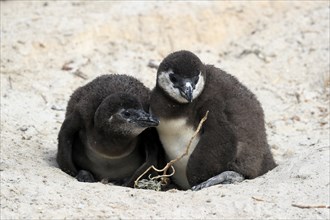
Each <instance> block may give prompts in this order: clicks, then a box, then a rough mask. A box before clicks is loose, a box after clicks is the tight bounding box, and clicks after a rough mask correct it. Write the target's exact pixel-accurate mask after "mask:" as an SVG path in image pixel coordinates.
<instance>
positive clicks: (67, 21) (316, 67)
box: [0, 1, 330, 219]
mask: <svg viewBox="0 0 330 220" xmlns="http://www.w3.org/2000/svg"><path fill="white" fill-rule="evenodd" d="M178 49H188V50H191V51H193V52H195V53H196V54H197V55H198V56H199V57H200V58H201V59H202V60H203V61H204V62H205V63H210V64H214V65H216V66H218V67H220V68H223V69H224V70H226V71H228V72H229V73H231V74H233V75H235V76H237V77H238V78H239V80H240V81H242V82H243V83H244V84H245V85H247V86H248V87H249V88H250V89H251V90H252V91H254V92H255V94H256V95H257V96H258V98H259V100H260V101H261V103H262V105H263V107H264V110H265V115H266V122H267V133H268V139H269V143H270V145H271V147H272V151H273V153H274V156H275V159H276V161H277V162H278V164H279V166H278V167H277V168H275V169H274V170H272V171H271V172H269V173H267V174H266V175H264V176H262V177H259V178H256V179H254V180H246V181H244V182H242V183H239V184H233V185H219V186H214V187H210V188H207V189H204V190H201V191H198V192H192V191H175V190H173V191H170V192H155V191H147V190H137V189H130V188H124V187H118V186H110V185H104V184H102V183H92V184H88V183H80V182H78V181H76V180H75V179H74V178H72V177H70V176H68V175H66V174H65V173H63V172H62V171H61V170H60V169H58V167H57V164H56V162H55V155H56V149H57V134H58V131H59V128H60V126H61V123H62V121H63V119H64V113H65V112H64V109H65V107H66V104H67V101H68V99H69V97H70V95H71V93H72V92H73V90H74V89H75V88H77V87H78V86H81V85H84V84H85V83H86V82H88V81H90V80H92V79H94V78H95V77H96V76H98V75H101V74H105V73H126V74H130V75H134V76H135V77H137V78H138V79H140V80H141V81H142V82H144V83H145V84H146V85H147V86H148V87H150V88H152V87H153V86H154V85H155V75H156V70H155V69H152V68H150V67H148V63H149V61H151V60H152V61H153V62H156V63H158V62H160V61H161V60H162V58H164V56H166V55H167V54H168V53H170V52H172V51H174V50H178ZM329 64H330V62H329V1H313V2H312V1H311V2H308V1H304V2H292V1H291V2H289V1H286V2H279V1H276V2H267V1H256V2H252V3H251V2H244V1H237V2H230V1H229V2H227V1H226V2H198V1H197V2H148V3H143V2H128V1H127V2H102V1H96V2H72V1H57V2H53V1H48V2H42V1H33V2H32V1H31V2H29V1H1V164H0V165H1V166H0V174H1V219H18V218H19V219H23V218H24V219H32V218H33V219H37V218H41V219H63V218H69V219H72V218H75V219H77V218H79V219H82V218H93V219H96V218H103V219H104V218H109V219H172V218H175V219H192V218H198V219H219V218H225V219H266V218H268V219H329V218H330V213H329V212H330V209H329V208H322V207H323V206H329V205H330V204H329V203H330V201H329V189H330V185H329V181H330V180H329V166H330V165H329V156H330V155H329V145H330V144H329V136H330V134H329V98H330V88H329V87H330V78H329ZM63 66H65V67H69V68H64V69H63ZM295 205H298V206H299V205H301V206H309V207H306V208H304V209H303V208H301V207H300V208H299V207H295ZM315 206H321V207H315Z"/></svg>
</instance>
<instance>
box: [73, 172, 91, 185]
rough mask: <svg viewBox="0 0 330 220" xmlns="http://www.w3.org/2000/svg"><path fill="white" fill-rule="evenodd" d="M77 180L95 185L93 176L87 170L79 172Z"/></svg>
mask: <svg viewBox="0 0 330 220" xmlns="http://www.w3.org/2000/svg"><path fill="white" fill-rule="evenodd" d="M76 179H77V180H78V181H79V182H87V183H93V182H95V179H94V176H93V174H91V173H90V172H88V171H87V170H79V172H78V174H77V176H76Z"/></svg>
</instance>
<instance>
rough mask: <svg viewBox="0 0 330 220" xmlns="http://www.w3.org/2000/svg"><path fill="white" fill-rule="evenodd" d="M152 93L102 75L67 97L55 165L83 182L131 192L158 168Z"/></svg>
mask: <svg viewBox="0 0 330 220" xmlns="http://www.w3.org/2000/svg"><path fill="white" fill-rule="evenodd" d="M149 98H150V91H149V89H148V88H146V87H145V86H144V85H143V84H142V83H141V82H139V81H138V80H137V79H135V78H133V77H130V76H127V75H103V76H100V77H98V78H96V79H94V80H93V81H92V82H90V83H88V84H86V85H85V86H82V87H80V88H78V89H77V90H76V91H75V92H74V93H73V94H72V96H71V98H70V100H69V102H68V106H67V111H66V116H65V120H64V122H63V124H62V127H61V130H60V132H59V135H58V153H57V158H56V159H57V162H58V164H59V167H60V168H61V169H62V170H63V171H64V172H66V173H68V174H70V175H72V176H75V177H76V178H77V179H78V180H79V181H82V182H94V181H100V180H103V179H105V180H106V181H110V182H114V183H116V184H118V185H125V186H130V187H132V186H133V183H134V180H135V179H136V178H137V177H138V176H139V175H140V174H141V173H142V172H144V171H145V170H146V169H147V168H148V167H149V166H150V165H152V164H156V163H157V153H158V152H157V151H158V150H157V144H154V143H153V142H154V140H156V137H155V136H156V135H157V132H156V130H155V128H151V127H155V126H157V125H158V123H159V121H158V120H157V119H156V118H155V117H154V116H152V115H151V114H150V113H148V109H149Z"/></svg>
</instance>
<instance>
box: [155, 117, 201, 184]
mask: <svg viewBox="0 0 330 220" xmlns="http://www.w3.org/2000/svg"><path fill="white" fill-rule="evenodd" d="M157 131H158V133H159V138H160V140H161V142H162V144H163V147H164V150H165V152H166V155H167V157H168V159H169V160H173V159H175V158H178V157H180V156H181V155H182V154H184V153H185V152H186V148H187V146H188V144H189V141H190V139H191V137H192V136H193V134H194V132H195V130H194V128H193V127H192V126H188V125H187V120H186V119H185V118H181V119H176V120H164V119H160V123H159V125H158V126H157ZM198 142H199V135H197V136H196V137H195V139H194V141H193V142H192V144H191V146H190V148H189V152H188V155H186V156H184V157H183V158H182V159H180V160H179V161H177V162H175V163H174V168H175V174H174V176H173V178H174V181H175V183H176V184H177V185H179V186H181V187H182V188H183V189H189V188H191V186H190V185H189V183H188V180H187V174H186V168H187V163H188V159H189V157H190V154H191V153H192V152H193V151H194V149H195V147H196V145H197V144H198Z"/></svg>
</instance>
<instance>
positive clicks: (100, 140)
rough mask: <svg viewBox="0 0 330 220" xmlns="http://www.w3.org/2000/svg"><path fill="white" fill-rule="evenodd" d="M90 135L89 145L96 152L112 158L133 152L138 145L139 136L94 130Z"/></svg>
mask: <svg viewBox="0 0 330 220" xmlns="http://www.w3.org/2000/svg"><path fill="white" fill-rule="evenodd" d="M91 134H92V135H91V136H90V137H89V140H88V141H89V146H90V148H91V149H92V150H93V151H95V152H96V153H98V154H100V155H102V156H104V157H107V158H111V159H116V158H118V159H119V158H122V157H125V156H128V155H129V154H131V153H132V152H133V151H134V149H135V146H137V142H138V138H137V136H132V135H124V134H118V133H100V132H98V131H97V130H93V132H91Z"/></svg>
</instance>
